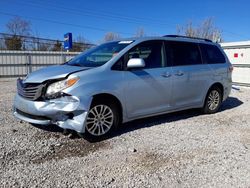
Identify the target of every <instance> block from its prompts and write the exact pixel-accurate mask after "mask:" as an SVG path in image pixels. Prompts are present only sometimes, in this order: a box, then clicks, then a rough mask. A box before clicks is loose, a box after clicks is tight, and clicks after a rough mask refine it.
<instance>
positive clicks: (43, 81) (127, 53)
mask: <svg viewBox="0 0 250 188" xmlns="http://www.w3.org/2000/svg"><path fill="white" fill-rule="evenodd" d="M231 74H232V65H231V64H230V62H229V61H228V58H227V57H226V55H225V53H224V52H223V50H222V49H221V47H220V46H219V45H218V44H217V43H213V42H212V41H210V40H206V39H197V38H188V37H182V36H173V35H169V36H164V37H147V38H139V39H131V40H130V39H129V40H119V41H113V42H109V43H105V44H102V45H100V46H97V47H95V48H93V49H90V50H89V51H87V52H84V53H82V54H80V55H79V56H76V57H75V58H74V59H72V60H70V61H69V62H66V63H65V64H63V65H57V66H51V67H48V68H44V69H40V70H38V71H35V72H33V73H31V74H29V75H28V76H27V77H26V78H25V79H24V80H22V79H18V80H17V94H16V96H15V100H14V115H15V116H16V117H17V118H18V119H21V120H24V121H27V122H30V123H34V124H40V125H50V124H55V125H57V126H59V127H61V128H63V129H71V130H74V131H76V132H78V133H85V134H86V136H88V137H91V138H100V137H103V136H105V135H107V134H109V133H110V132H111V131H112V130H113V129H115V128H116V127H117V126H118V125H119V124H121V123H124V122H128V121H131V120H135V119H138V118H144V117H149V116H154V115H159V114H164V113H169V112H174V111H179V110H184V109H190V108H201V109H202V110H203V112H204V113H215V112H217V111H218V109H219V108H220V105H221V103H222V102H223V101H224V100H225V99H226V98H227V97H228V95H229V93H230V91H231V85H232V84H231V83H232V80H231Z"/></svg>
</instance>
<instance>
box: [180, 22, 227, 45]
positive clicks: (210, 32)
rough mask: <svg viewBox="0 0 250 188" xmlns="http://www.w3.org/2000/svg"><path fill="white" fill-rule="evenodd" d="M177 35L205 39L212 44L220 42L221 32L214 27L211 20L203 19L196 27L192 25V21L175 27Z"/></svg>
mask: <svg viewBox="0 0 250 188" xmlns="http://www.w3.org/2000/svg"><path fill="white" fill-rule="evenodd" d="M177 34H181V35H185V36H188V37H200V38H206V39H210V40H212V41H214V42H221V41H222V31H221V30H220V29H218V28H217V27H216V26H215V24H214V20H213V18H207V19H205V20H204V21H203V22H201V24H199V25H198V26H197V27H195V26H194V25H193V22H192V21H189V22H188V23H187V24H186V25H185V26H177Z"/></svg>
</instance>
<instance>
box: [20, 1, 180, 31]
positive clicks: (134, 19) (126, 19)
mask: <svg viewBox="0 0 250 188" xmlns="http://www.w3.org/2000/svg"><path fill="white" fill-rule="evenodd" d="M15 3H18V4H26V5H29V6H33V7H42V8H43V7H44V6H46V5H44V4H38V2H30V1H28V2H20V1H18V2H15ZM47 5H49V6H50V7H47V6H46V9H47V10H48V9H50V10H56V11H60V12H62V11H63V12H68V13H71V14H75V15H76V14H77V15H85V16H86V15H87V16H93V17H98V18H101V19H106V18H109V19H113V20H117V19H118V20H120V21H123V22H127V23H137V24H141V23H146V24H154V25H158V26H159V25H161V26H163V25H164V26H168V25H176V24H175V23H166V22H165V21H162V20H155V19H150V18H139V17H129V16H124V15H118V14H114V13H108V12H103V11H98V12H96V11H93V10H91V9H87V8H84V12H83V11H82V10H80V9H73V8H70V7H63V6H58V4H57V5H55V4H53V3H47ZM51 7H53V8H51ZM58 8H59V9H58Z"/></svg>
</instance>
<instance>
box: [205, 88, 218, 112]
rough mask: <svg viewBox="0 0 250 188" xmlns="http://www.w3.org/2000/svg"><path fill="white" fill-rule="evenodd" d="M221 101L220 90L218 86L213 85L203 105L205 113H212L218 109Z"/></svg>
mask: <svg viewBox="0 0 250 188" xmlns="http://www.w3.org/2000/svg"><path fill="white" fill-rule="evenodd" d="M221 102H222V91H221V89H220V88H218V87H213V88H211V89H210V90H209V91H208V94H207V97H206V101H205V104H204V107H203V112H204V113H205V114H212V113H215V112H217V111H218V110H219V108H220V106H221Z"/></svg>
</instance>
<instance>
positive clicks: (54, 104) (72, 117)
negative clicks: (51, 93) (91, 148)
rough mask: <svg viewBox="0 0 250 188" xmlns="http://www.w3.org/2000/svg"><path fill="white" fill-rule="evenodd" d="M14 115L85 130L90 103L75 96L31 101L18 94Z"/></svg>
mask: <svg viewBox="0 0 250 188" xmlns="http://www.w3.org/2000/svg"><path fill="white" fill-rule="evenodd" d="M13 110H14V112H13V114H14V116H15V117H16V118H18V119H20V120H23V121H26V122H29V123H34V124H40V125H49V124H55V125H57V126H59V127H61V128H63V129H71V130H75V131H77V132H79V133H84V131H85V126H84V125H85V119H86V117H87V114H88V104H82V103H81V101H80V99H79V98H77V97H75V96H64V97H60V98H56V99H51V100H46V101H30V100H27V99H25V98H23V97H21V96H19V95H18V94H17V95H16V96H15V99H14V109H13Z"/></svg>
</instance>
